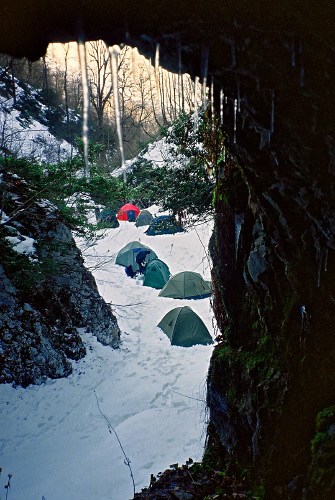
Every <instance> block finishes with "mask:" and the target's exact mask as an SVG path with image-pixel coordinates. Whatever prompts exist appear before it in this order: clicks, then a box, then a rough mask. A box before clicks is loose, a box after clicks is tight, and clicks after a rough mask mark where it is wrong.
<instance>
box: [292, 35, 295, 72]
mask: <svg viewBox="0 0 335 500" xmlns="http://www.w3.org/2000/svg"><path fill="white" fill-rule="evenodd" d="M291 67H292V68H295V46H294V40H292V46H291Z"/></svg>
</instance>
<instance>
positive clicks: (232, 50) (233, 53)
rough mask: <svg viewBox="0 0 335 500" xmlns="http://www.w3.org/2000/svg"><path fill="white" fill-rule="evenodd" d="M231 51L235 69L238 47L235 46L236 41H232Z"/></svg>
mask: <svg viewBox="0 0 335 500" xmlns="http://www.w3.org/2000/svg"><path fill="white" fill-rule="evenodd" d="M230 51H231V66H232V68H235V66H236V45H235V40H232V41H231V44H230Z"/></svg>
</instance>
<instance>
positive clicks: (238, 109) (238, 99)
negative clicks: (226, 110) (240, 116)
mask: <svg viewBox="0 0 335 500" xmlns="http://www.w3.org/2000/svg"><path fill="white" fill-rule="evenodd" d="M237 112H238V113H240V112H241V98H240V77H239V76H238V77H237Z"/></svg>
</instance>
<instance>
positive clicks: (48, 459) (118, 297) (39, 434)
mask: <svg viewBox="0 0 335 500" xmlns="http://www.w3.org/2000/svg"><path fill="white" fill-rule="evenodd" d="M145 229H146V227H140V228H136V227H135V225H134V224H133V223H129V222H123V223H121V226H120V227H119V228H117V229H110V230H108V231H105V233H104V237H103V238H102V239H100V240H98V241H97V243H96V245H95V246H93V247H88V248H87V247H86V248H85V247H84V244H83V243H82V244H83V254H84V256H85V259H86V262H87V265H88V267H90V268H91V269H92V271H93V273H94V275H95V277H96V280H97V283H98V286H99V290H100V292H101V294H102V296H103V297H104V298H105V300H106V301H111V302H112V303H113V304H114V306H113V307H114V310H115V314H116V315H117V318H118V322H119V326H120V328H121V331H122V345H121V348H120V349H119V350H112V349H111V348H110V347H106V346H103V345H101V344H99V343H98V342H97V341H96V339H95V338H94V337H92V336H91V335H90V334H89V333H83V334H82V336H83V339H84V342H85V344H86V346H87V351H88V354H87V356H86V357H85V358H84V359H82V360H80V361H78V362H74V363H73V368H74V371H73V374H72V375H71V376H70V377H69V378H67V379H61V380H48V381H47V382H46V383H45V384H44V385H41V386H30V387H28V388H27V389H21V388H13V387H11V386H10V385H3V386H0V401H1V403H0V428H1V445H0V455H1V457H2V460H1V463H0V466H2V468H3V473H2V476H1V477H0V492H1V491H2V492H3V493H4V492H5V490H4V489H3V486H4V484H5V483H6V481H7V474H10V473H11V474H13V477H12V480H11V490H10V495H9V498H10V499H11V500H36V499H41V498H42V496H44V497H45V500H60V499H62V500H77V499H78V500H79V499H80V500H92V499H95V500H107V499H112V500H127V499H129V498H132V496H133V486H132V480H131V477H130V471H129V468H128V467H127V465H125V463H124V459H125V457H124V455H123V453H122V450H121V448H120V445H119V443H118V441H117V438H116V436H115V434H114V433H113V432H112V433H109V431H108V423H107V421H106V420H105V418H104V416H103V415H102V414H101V413H100V410H99V408H98V405H97V400H96V398H97V399H98V402H99V406H100V409H101V411H102V412H103V414H104V415H105V417H106V418H107V419H108V421H109V422H110V424H111V425H112V426H113V428H114V429H115V431H116V433H117V436H118V438H119V439H120V442H121V444H122V446H123V448H124V451H125V453H126V456H127V458H129V460H130V462H131V464H130V466H131V469H132V472H133V475H134V479H135V485H136V490H137V491H139V490H140V488H141V487H143V486H147V485H148V484H149V481H150V474H151V473H152V474H157V473H158V472H159V471H162V470H164V469H165V468H167V467H169V465H170V464H173V463H176V462H178V463H179V464H181V463H184V462H185V461H186V460H187V459H188V458H189V457H192V458H193V459H194V460H199V459H201V457H202V453H203V446H204V439H205V422H206V408H205V403H204V400H205V398H206V395H205V383H206V373H207V368H208V365H209V359H210V356H211V353H212V350H213V346H194V347H192V348H182V347H175V346H171V345H170V342H169V340H168V338H167V337H166V336H165V334H164V333H163V332H162V331H161V330H160V329H159V328H157V326H156V325H157V323H158V322H159V321H160V320H161V319H162V317H163V316H164V315H165V314H166V312H167V311H169V310H170V309H172V308H174V307H177V306H179V305H185V304H187V305H190V306H191V307H192V308H193V310H194V311H196V312H197V313H198V314H199V315H200V316H201V318H202V319H203V321H204V322H205V324H206V325H207V327H208V329H209V331H210V332H211V334H212V335H213V336H214V330H213V314H212V311H211V307H210V299H208V298H207V299H202V300H198V301H195V300H192V301H186V300H174V299H166V298H161V297H158V291H157V290H154V289H151V288H148V287H143V286H142V282H141V280H140V279H133V280H132V279H130V278H128V277H127V276H126V275H125V273H124V268H123V267H121V266H117V265H115V263H114V262H115V256H116V254H117V252H118V250H119V249H120V248H121V247H123V246H124V245H125V244H126V243H128V242H129V241H132V240H140V241H141V242H142V243H144V244H146V245H148V246H149V247H151V248H152V249H153V250H154V251H155V252H156V253H157V255H158V257H159V258H161V259H162V260H164V261H165V262H166V263H167V264H168V265H169V267H170V271H171V273H172V274H175V273H177V272H180V271H182V270H194V271H197V272H199V273H201V274H202V275H203V276H204V278H205V279H210V268H209V261H208V258H207V256H206V248H207V244H208V240H209V236H210V233H211V226H210V225H207V226H206V225H200V226H197V227H196V228H193V229H190V230H189V231H188V232H187V233H179V234H176V235H162V236H154V237H152V236H151V237H150V236H146V235H145V234H144V231H145ZM0 495H1V493H0Z"/></svg>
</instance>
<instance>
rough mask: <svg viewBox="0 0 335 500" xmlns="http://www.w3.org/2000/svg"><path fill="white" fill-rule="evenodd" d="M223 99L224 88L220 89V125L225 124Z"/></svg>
mask: <svg viewBox="0 0 335 500" xmlns="http://www.w3.org/2000/svg"><path fill="white" fill-rule="evenodd" d="M223 99H224V93H223V88H222V87H221V89H220V123H221V125H222V124H223Z"/></svg>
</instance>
